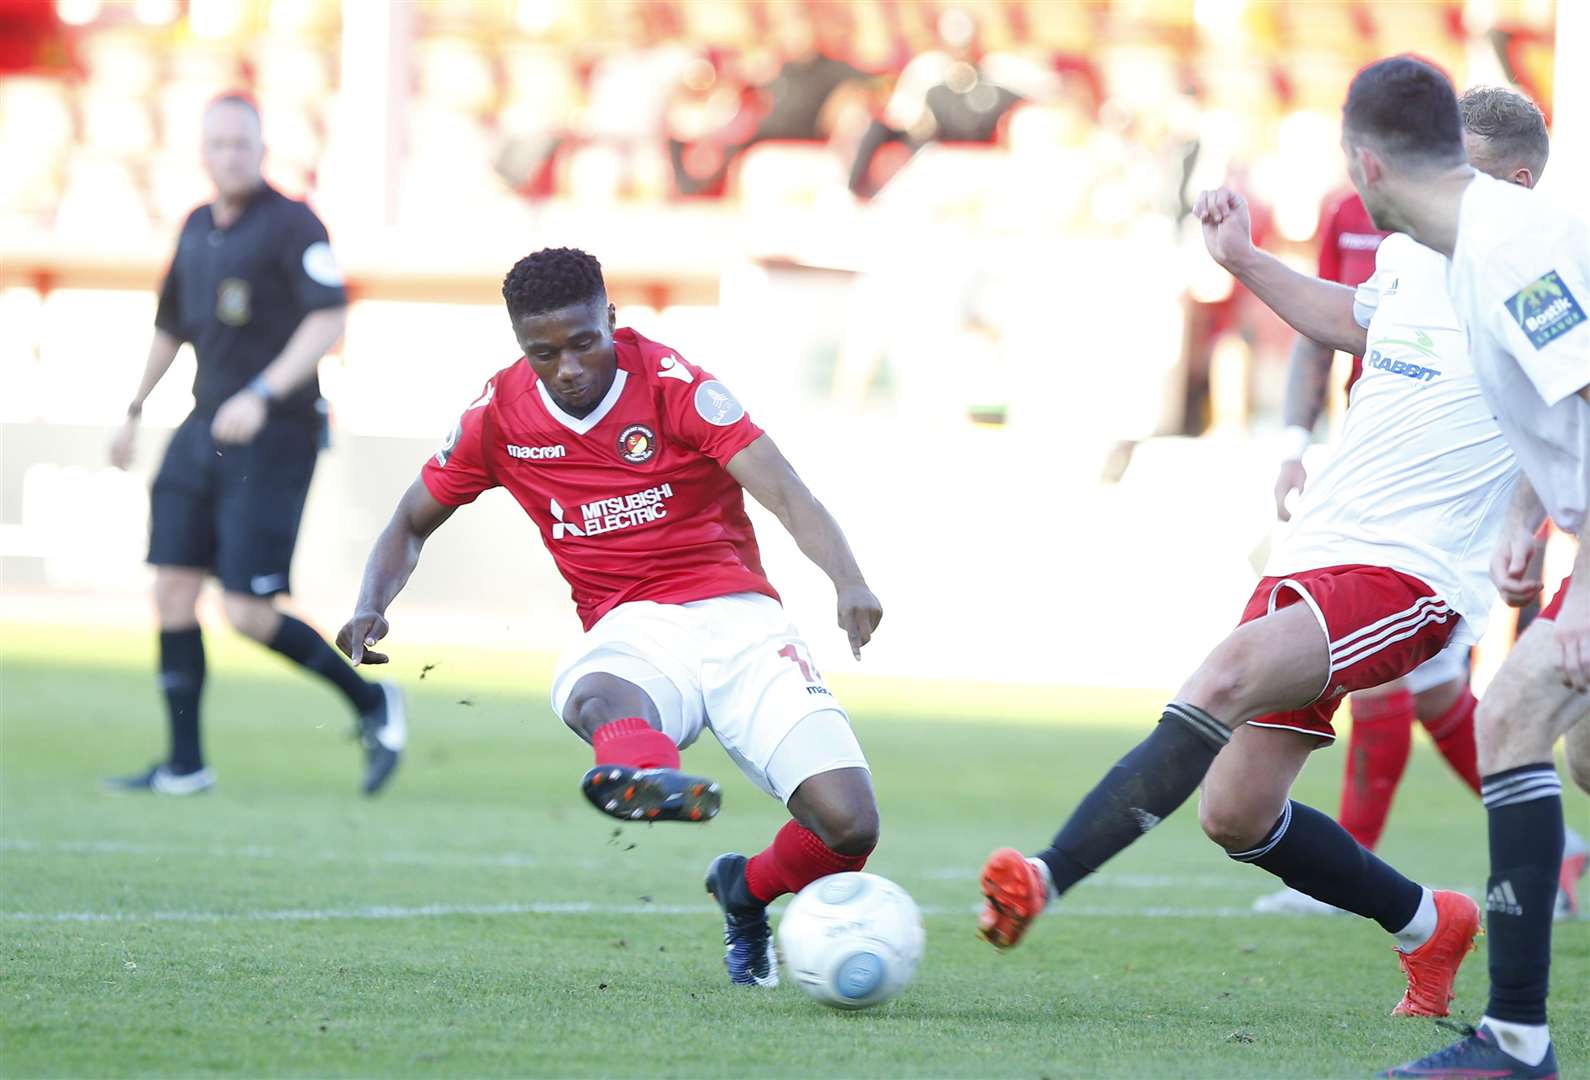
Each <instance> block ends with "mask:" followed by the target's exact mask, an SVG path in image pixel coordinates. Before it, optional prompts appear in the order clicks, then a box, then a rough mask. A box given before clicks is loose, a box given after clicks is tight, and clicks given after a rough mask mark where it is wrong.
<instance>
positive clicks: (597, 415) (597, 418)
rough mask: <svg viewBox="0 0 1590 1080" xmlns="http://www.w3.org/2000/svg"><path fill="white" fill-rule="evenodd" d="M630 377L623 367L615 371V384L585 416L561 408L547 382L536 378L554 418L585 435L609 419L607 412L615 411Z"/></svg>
mask: <svg viewBox="0 0 1590 1080" xmlns="http://www.w3.org/2000/svg"><path fill="white" fill-rule="evenodd" d="M628 378H629V373H628V372H627V371H625V370H624V369H623V368H619V369H617V370H616V371H614V372H613V385H612V386H609V387H608V388H607V394H606V395H605V396H604V397H603V398H602V400H601V401H599V402H597V405H596V408H594V409H592V410H591V411H590V413H589V414H587V415H586V416H583V417H582V416H570V415H569V414H568V413H566V412H564V411H563V410H562V409H560V408H559V407H558V403H557V402H556V401H553V400H552V395H551V394H550V393H549V392H548V391H547V384H546V383H544V382H542V381H541V380H540V379H537V380H536V389H537V390H539V391H541V404H543V405H545V406H546V407H547V412H548V413H549V414H550V415H551V416H552V419H554V420H556V421H557V422H558V423H560V424H562V425H563V426H564V427H566V428H568V429H569V430H570V431H572V432H574V434H576V435H584V434H586V433H587V432H589V431H590V430H591V429H592V428H594V427H595V426H596V425H597V424H600V423H601V422H602V421H603V420H605V419H607V414H608V413H610V412H612V411H613V406H614V405H617V404H618V398H619V395H620V394H622V393H623V392H624V383H625V381H626V380H628Z"/></svg>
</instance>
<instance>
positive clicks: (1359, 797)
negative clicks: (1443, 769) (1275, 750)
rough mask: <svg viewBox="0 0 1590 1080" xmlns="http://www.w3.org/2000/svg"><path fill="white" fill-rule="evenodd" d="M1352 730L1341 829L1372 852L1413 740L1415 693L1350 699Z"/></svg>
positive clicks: (1394, 693) (1397, 693)
mask: <svg viewBox="0 0 1590 1080" xmlns="http://www.w3.org/2000/svg"><path fill="white" fill-rule="evenodd" d="M1347 706H1348V708H1349V709H1350V710H1351V711H1352V716H1353V729H1352V734H1350V735H1349V736H1348V737H1347V775H1346V776H1344V777H1343V778H1342V808H1341V813H1340V814H1338V815H1337V816H1338V818H1340V820H1341V824H1342V828H1344V829H1346V830H1347V831H1348V832H1349V833H1351V834H1352V836H1353V839H1354V840H1357V841H1358V842H1359V843H1360V844H1362V845H1363V846H1364V847H1366V848H1368V849H1369V850H1370V851H1373V850H1374V849H1375V845H1376V844H1377V843H1379V842H1380V832H1381V830H1382V829H1384V828H1385V827H1386V815H1388V814H1390V813H1391V798H1392V796H1393V795H1395V794H1396V793H1397V784H1398V782H1399V781H1400V780H1401V779H1402V770H1403V769H1404V768H1406V767H1407V765H1408V751H1409V749H1410V748H1411V746H1412V744H1413V720H1414V710H1413V695H1412V694H1410V693H1408V691H1406V690H1394V691H1392V692H1391V693H1390V694H1387V695H1386V696H1384V697H1378V698H1358V697H1352V698H1349V699H1348V701H1347Z"/></svg>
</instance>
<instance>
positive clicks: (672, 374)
mask: <svg viewBox="0 0 1590 1080" xmlns="http://www.w3.org/2000/svg"><path fill="white" fill-rule="evenodd" d="M657 377H658V378H659V379H678V380H679V381H680V382H682V383H684V384H685V385H686V386H689V385H690V384H691V383H693V382H695V381H696V377H695V376H694V375H692V374H690V369H689V368H687V367H685V366H684V364H682V363H680V362H679V357H677V356H675V355H673V354H672V353H669V354H668V355H667V356H665V357H663V358H662V361H661V362H660V364H659V365H658V369H657Z"/></svg>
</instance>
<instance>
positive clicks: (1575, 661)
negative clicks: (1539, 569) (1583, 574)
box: [1552, 578, 1590, 694]
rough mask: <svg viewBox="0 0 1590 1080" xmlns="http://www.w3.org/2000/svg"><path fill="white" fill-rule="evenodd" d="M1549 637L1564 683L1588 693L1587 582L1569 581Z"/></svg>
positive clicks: (1589, 629) (1589, 594)
mask: <svg viewBox="0 0 1590 1080" xmlns="http://www.w3.org/2000/svg"><path fill="white" fill-rule="evenodd" d="M1552 636H1553V638H1554V639H1555V641H1556V645H1557V674H1558V675H1560V676H1561V677H1562V683H1563V685H1564V686H1569V687H1572V688H1573V689H1575V690H1577V691H1579V692H1580V693H1581V694H1584V693H1590V584H1587V583H1585V582H1582V581H1580V580H1578V579H1577V578H1575V579H1574V580H1572V581H1570V582H1569V583H1568V595H1567V596H1565V597H1563V598H1562V608H1561V609H1560V610H1559V611H1558V612H1557V620H1556V625H1555V626H1554V627H1553V629H1552Z"/></svg>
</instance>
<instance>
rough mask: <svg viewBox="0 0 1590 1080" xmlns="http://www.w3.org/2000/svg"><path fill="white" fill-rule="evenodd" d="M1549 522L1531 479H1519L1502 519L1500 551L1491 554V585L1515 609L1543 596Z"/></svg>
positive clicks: (1498, 548)
mask: <svg viewBox="0 0 1590 1080" xmlns="http://www.w3.org/2000/svg"><path fill="white" fill-rule="evenodd" d="M1545 520H1546V508H1545V507H1544V506H1542V505H1541V503H1540V497H1539V496H1538V495H1536V494H1535V489H1534V488H1533V487H1531V486H1530V485H1529V478H1528V477H1526V476H1522V475H1521V476H1519V478H1518V483H1517V484H1516V485H1515V486H1514V488H1513V498H1512V501H1511V502H1509V503H1508V504H1507V516H1506V517H1505V518H1504V519H1503V520H1502V533H1501V536H1500V537H1499V538H1498V539H1497V542H1496V551H1495V552H1494V553H1493V554H1492V555H1491V582H1492V583H1493V584H1494V585H1495V586H1496V591H1497V592H1499V593H1501V594H1502V599H1503V600H1505V601H1507V603H1508V604H1510V605H1511V606H1513V607H1524V606H1525V605H1526V604H1532V603H1534V602H1535V599H1536V598H1537V597H1539V596H1540V590H1541V586H1542V584H1543V582H1542V580H1541V563H1542V561H1543V560H1542V555H1543V554H1544V552H1545V548H1546V543H1545V541H1544V540H1542V539H1541V537H1540V526H1541V525H1542V523H1544V522H1545Z"/></svg>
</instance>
